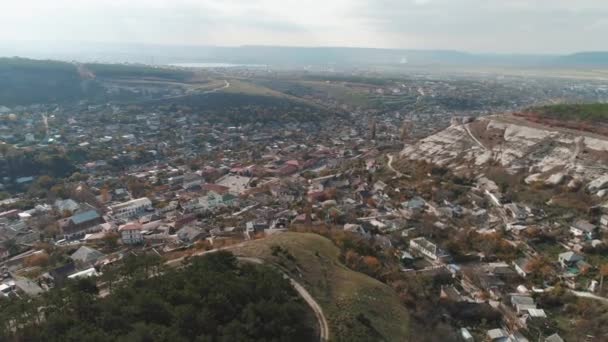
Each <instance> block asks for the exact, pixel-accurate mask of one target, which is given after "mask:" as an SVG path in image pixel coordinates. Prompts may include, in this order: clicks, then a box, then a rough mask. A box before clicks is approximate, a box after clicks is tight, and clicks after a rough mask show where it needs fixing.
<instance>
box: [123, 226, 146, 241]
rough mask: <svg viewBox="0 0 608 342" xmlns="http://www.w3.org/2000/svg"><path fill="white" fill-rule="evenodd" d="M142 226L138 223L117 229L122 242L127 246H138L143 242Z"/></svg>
mask: <svg viewBox="0 0 608 342" xmlns="http://www.w3.org/2000/svg"><path fill="white" fill-rule="evenodd" d="M142 229H143V227H142V225H141V223H139V222H131V223H127V224H124V225H122V226H120V227H118V232H119V233H120V237H121V239H122V242H123V243H124V244H127V245H138V244H141V243H143V242H144V236H143V234H142Z"/></svg>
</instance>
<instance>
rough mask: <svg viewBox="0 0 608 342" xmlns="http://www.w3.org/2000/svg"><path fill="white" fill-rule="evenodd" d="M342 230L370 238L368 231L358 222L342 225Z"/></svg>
mask: <svg viewBox="0 0 608 342" xmlns="http://www.w3.org/2000/svg"><path fill="white" fill-rule="evenodd" d="M344 231H345V232H351V233H355V234H359V235H361V236H363V237H365V238H370V237H371V234H370V233H369V232H367V231H366V230H365V228H363V226H361V225H360V224H350V223H347V224H345V225H344Z"/></svg>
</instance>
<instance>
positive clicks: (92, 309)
mask: <svg viewBox="0 0 608 342" xmlns="http://www.w3.org/2000/svg"><path fill="white" fill-rule="evenodd" d="M159 261H160V259H159V258H154V257H143V256H139V257H137V258H135V257H130V258H129V259H127V261H126V262H125V265H124V266H123V267H122V268H121V269H119V270H117V271H116V272H115V273H106V279H105V280H106V281H107V282H109V283H111V285H110V286H111V287H112V288H113V290H112V293H111V294H110V295H109V296H107V297H105V298H100V295H99V293H100V292H99V289H98V288H97V286H96V285H95V282H94V281H91V279H81V280H79V281H75V282H73V283H71V284H69V285H68V286H67V287H66V288H63V289H55V290H53V291H51V292H49V293H48V294H47V295H45V296H43V297H39V298H35V299H32V300H31V301H29V302H27V303H26V302H24V301H15V302H12V303H9V304H8V305H6V304H3V307H2V310H1V311H0V315H1V317H0V322H2V324H0V329H1V331H0V340H2V341H47V342H51V341H62V342H63V341H172V342H178V341H294V342H297V341H312V340H314V339H315V336H314V335H315V332H314V328H312V327H313V326H314V324H315V323H314V322H315V321H314V318H312V316H311V312H309V309H308V307H307V306H306V304H304V302H303V300H301V299H300V297H298V295H297V293H296V292H295V291H294V290H293V288H292V287H291V285H290V284H289V282H288V281H287V280H285V279H283V277H282V276H281V275H280V274H279V273H278V272H277V271H275V270H273V269H270V268H267V267H264V266H259V265H256V266H253V265H239V264H238V263H237V259H236V258H235V257H234V256H233V255H232V254H230V253H228V252H218V253H215V254H211V255H208V256H205V257H200V258H196V259H193V261H192V263H191V265H189V266H188V267H186V268H184V269H181V270H166V269H165V270H163V269H162V267H161V266H160V265H161V263H160V262H159ZM15 326H17V327H18V328H17V329H16V331H14V329H13V328H14V327H15Z"/></svg>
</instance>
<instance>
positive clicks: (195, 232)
mask: <svg viewBox="0 0 608 342" xmlns="http://www.w3.org/2000/svg"><path fill="white" fill-rule="evenodd" d="M204 235H205V232H203V231H202V230H201V229H199V228H197V227H195V226H185V227H183V228H182V229H180V230H178V231H177V237H178V239H179V240H180V241H182V242H184V243H193V242H195V241H197V240H199V239H201V238H202V237H203V236H204Z"/></svg>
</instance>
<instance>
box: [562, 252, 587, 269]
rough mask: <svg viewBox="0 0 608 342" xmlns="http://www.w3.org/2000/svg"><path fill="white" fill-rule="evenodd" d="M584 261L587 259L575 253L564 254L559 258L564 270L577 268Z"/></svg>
mask: <svg viewBox="0 0 608 342" xmlns="http://www.w3.org/2000/svg"><path fill="white" fill-rule="evenodd" d="M583 260H585V258H584V257H583V256H582V255H579V254H576V253H574V252H564V253H561V254H560V255H559V256H558V261H559V264H560V265H561V266H562V268H570V267H576V264H577V263H578V262H579V261H583Z"/></svg>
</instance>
